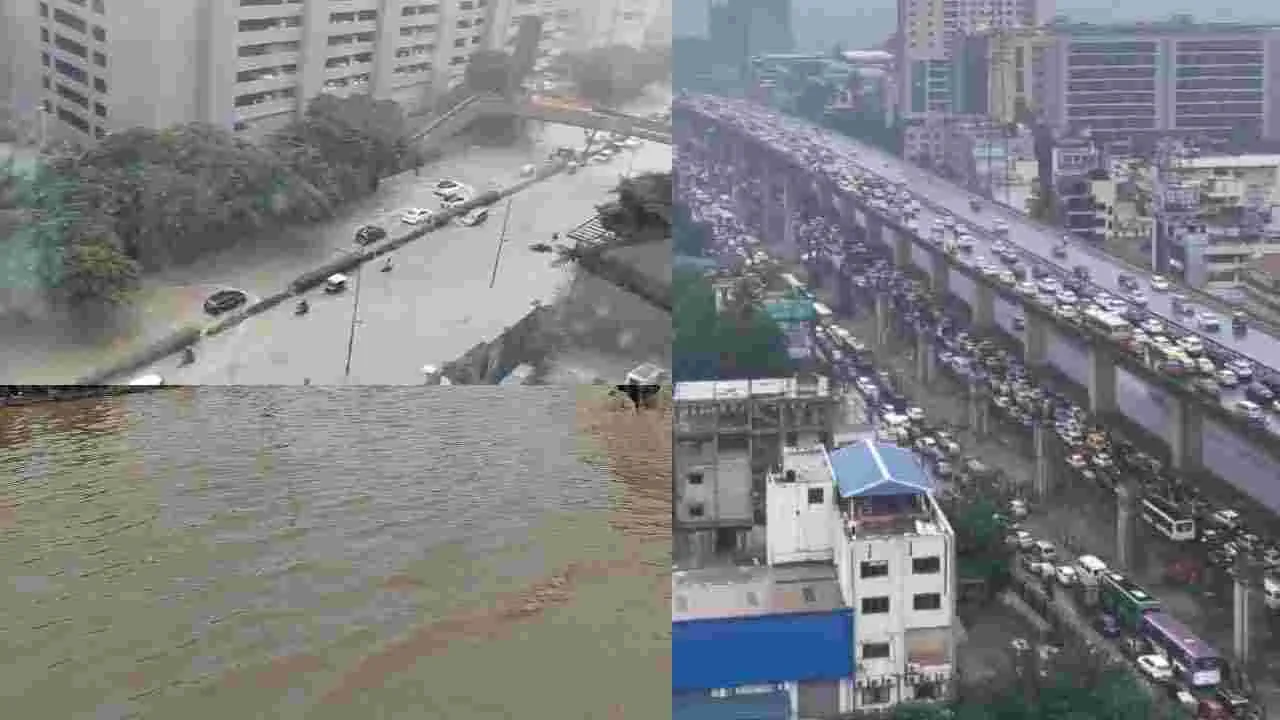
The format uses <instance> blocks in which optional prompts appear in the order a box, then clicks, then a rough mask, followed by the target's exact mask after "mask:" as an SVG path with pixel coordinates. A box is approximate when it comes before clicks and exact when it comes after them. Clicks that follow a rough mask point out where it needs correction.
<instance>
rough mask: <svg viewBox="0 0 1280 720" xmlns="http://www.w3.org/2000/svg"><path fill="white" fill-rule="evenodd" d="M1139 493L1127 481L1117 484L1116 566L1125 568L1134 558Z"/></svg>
mask: <svg viewBox="0 0 1280 720" xmlns="http://www.w3.org/2000/svg"><path fill="white" fill-rule="evenodd" d="M1137 503H1138V495H1137V493H1136V492H1135V491H1134V490H1133V488H1131V487H1129V485H1128V482H1127V481H1122V482H1120V484H1118V485H1116V567H1117V569H1124V568H1128V567H1129V566H1130V563H1131V562H1132V560H1133V551H1134V547H1133V543H1134V532H1133V530H1134V518H1135V516H1136V515H1137V513H1136V512H1135V507H1136V506H1137Z"/></svg>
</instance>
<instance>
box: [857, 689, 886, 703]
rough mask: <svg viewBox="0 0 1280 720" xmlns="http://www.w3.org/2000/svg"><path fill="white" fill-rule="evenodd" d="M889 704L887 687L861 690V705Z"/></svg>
mask: <svg viewBox="0 0 1280 720" xmlns="http://www.w3.org/2000/svg"><path fill="white" fill-rule="evenodd" d="M888 702H889V686H888V685H881V686H880V687H867V688H863V689H862V704H863V705H885V704H887V703H888Z"/></svg>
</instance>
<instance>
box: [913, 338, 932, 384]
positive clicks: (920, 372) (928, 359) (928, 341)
mask: <svg viewBox="0 0 1280 720" xmlns="http://www.w3.org/2000/svg"><path fill="white" fill-rule="evenodd" d="M936 362H937V355H936V353H935V352H934V350H933V337H932V336H931V335H930V334H929V333H927V332H925V331H924V330H921V329H917V330H916V380H917V381H919V383H920V384H921V385H928V384H929V383H931V382H933V378H934V377H935V376H936V375H937V372H936V365H935V363H936Z"/></svg>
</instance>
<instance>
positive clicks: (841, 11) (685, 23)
mask: <svg viewBox="0 0 1280 720" xmlns="http://www.w3.org/2000/svg"><path fill="white" fill-rule="evenodd" d="M708 2H709V0H674V3H675V19H674V26H675V31H676V34H677V35H700V34H704V33H705V32H706V26H707V4H708ZM792 3H793V8H794V13H795V18H794V21H793V22H794V25H795V33H796V42H797V44H798V45H799V49H801V50H826V49H829V48H830V47H831V46H832V45H835V44H836V43H838V42H839V43H844V45H845V47H847V48H849V49H851V50H852V49H857V48H861V47H866V46H870V45H875V44H877V43H879V42H881V41H883V40H884V39H885V38H887V37H888V36H889V34H890V33H891V32H893V26H894V22H895V18H896V16H897V12H896V10H895V8H896V7H897V5H896V2H895V0H854V1H853V2H850V1H849V0H792ZM1215 4H1216V3H1205V2H1203V1H1202V2H1194V0H1130V1H1129V2H1125V3H1111V2H1106V0H1058V11H1059V12H1060V13H1063V14H1066V15H1070V16H1071V18H1072V19H1073V20H1082V21H1087V22H1107V21H1108V20H1134V19H1140V18H1148V19H1159V18H1162V17H1167V16H1169V15H1172V14H1174V13H1188V14H1191V15H1193V16H1195V17H1196V18H1197V19H1200V20H1206V21H1209V20H1218V21H1232V20H1234V21H1272V22H1276V23H1280V3H1277V2H1276V1H1275V0H1234V2H1231V3H1228V4H1229V6H1230V9H1229V10H1228V9H1222V10H1216V9H1213V7H1212V6H1213V5H1215Z"/></svg>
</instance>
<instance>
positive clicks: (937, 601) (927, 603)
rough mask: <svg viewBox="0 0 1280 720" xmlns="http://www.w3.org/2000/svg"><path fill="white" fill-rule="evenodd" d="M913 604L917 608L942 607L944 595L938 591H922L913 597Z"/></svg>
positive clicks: (930, 608) (934, 608) (932, 608)
mask: <svg viewBox="0 0 1280 720" xmlns="http://www.w3.org/2000/svg"><path fill="white" fill-rule="evenodd" d="M911 606H912V607H913V608H915V609H916V610H937V609H939V608H941V607H942V596H941V595H939V594H938V593H921V594H919V595H916V596H915V597H913V598H911Z"/></svg>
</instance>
